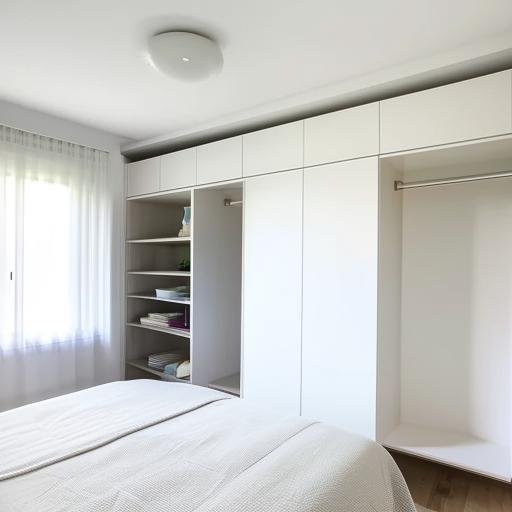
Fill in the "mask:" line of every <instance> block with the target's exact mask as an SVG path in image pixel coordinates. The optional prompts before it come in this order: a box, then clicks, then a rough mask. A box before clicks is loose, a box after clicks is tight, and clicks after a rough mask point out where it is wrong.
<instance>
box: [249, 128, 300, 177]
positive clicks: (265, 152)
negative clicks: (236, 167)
mask: <svg viewBox="0 0 512 512" xmlns="http://www.w3.org/2000/svg"><path fill="white" fill-rule="evenodd" d="M303 129H304V121H297V122H295V123H289V124H283V125H281V126H275V127H273V128H268V129H266V130H260V131H258V132H253V133H248V134H247V135H244V136H243V146H244V151H243V160H244V166H243V168H244V176H254V175H256V174H265V173H269V172H275V171H286V170H288V169H299V168H301V167H302V165H303V142H304V141H303V135H304V134H303Z"/></svg>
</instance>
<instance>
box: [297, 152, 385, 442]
mask: <svg viewBox="0 0 512 512" xmlns="http://www.w3.org/2000/svg"><path fill="white" fill-rule="evenodd" d="M377 213H378V159H377V158H376V157H373V158H366V159H361V160H352V161H348V162H341V163H334V164H330V165H323V166H320V167H315V168H311V169H306V170H305V171H304V282H303V332H302V336H303V341H302V414H303V416H306V417H309V418H313V419H317V420H320V421H325V422H328V423H331V424H335V425H337V426H339V427H341V428H343V429H346V430H349V431H352V432H356V433H358V434H362V435H364V436H367V437H370V438H374V437H375V405H376V404H375V402H376V396H375V393H376V390H375V386H376V360H377V237H378V224H377Z"/></svg>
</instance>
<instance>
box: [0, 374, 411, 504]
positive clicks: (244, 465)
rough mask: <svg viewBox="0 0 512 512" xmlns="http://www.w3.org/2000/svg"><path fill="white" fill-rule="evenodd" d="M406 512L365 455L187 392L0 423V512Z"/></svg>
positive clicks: (18, 413)
mask: <svg viewBox="0 0 512 512" xmlns="http://www.w3.org/2000/svg"><path fill="white" fill-rule="evenodd" d="M414 510H415V508H414V505H413V503H412V500H411V497H410V494H409V492H408V489H407V486H406V484H405V482H404V480H403V478H402V475H401V474H400V471H399V470H398V468H397V466H396V465H395V463H394V461H393V459H392V458H391V457H390V456H389V454H388V453H387V452H386V451H385V450H384V449H383V448H382V447H380V446H378V445H377V444H376V443H373V442H371V441H368V440H365V439H363V438H361V437H358V436H355V435H351V434H348V433H345V432H343V431H341V430H339V429H337V428H334V427H331V426H329V425H325V424H322V423H316V422H312V421H309V420H307V419H305V418H299V417H287V416H283V415H280V414H279V413H278V412H269V411H264V410H262V409H258V408H255V407H252V406H250V405H248V404H247V403H245V401H244V400H240V399H238V398H233V397H231V396H230V395H226V394H224V393H221V392H218V391H215V390H211V389H207V388H202V387H198V386H193V385H190V384H178V383H172V384H171V383H167V382H160V381H153V380H133V381H126V382H114V383H110V384H105V385H102V386H97V387H94V388H90V389H86V390H83V391H79V392H76V393H71V394H69V395H64V396H61V397H57V398H53V399H50V400H45V401H43V402H38V403H35V404H31V405H27V406H24V407H20V408H18V409H13V410H11V411H6V412H4V413H1V414H0V511H1V512H21V511H23V512H46V511H48V512H49V511H51V512H58V511H84V512H85V511H98V512H107V511H108V512H111V511H112V512H143V511H144V512H145V511H148V512H149V511H151V512H160V511H166V512H172V511H176V512H178V511H179V512H190V511H195V512H206V511H208V512H210V511H222V512H238V511H244V512H253V511H254V512H255V511H280V512H287V511H290V512H291V511H294V512H306V511H310V512H331V511H332V512H334V511H336V512H337V511H379V512H380V511H382V512H387V511H400V512H413V511H414Z"/></svg>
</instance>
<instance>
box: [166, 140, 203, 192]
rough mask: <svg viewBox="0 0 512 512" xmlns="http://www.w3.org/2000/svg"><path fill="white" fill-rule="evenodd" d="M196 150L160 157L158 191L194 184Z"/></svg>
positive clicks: (185, 150) (191, 149)
mask: <svg viewBox="0 0 512 512" xmlns="http://www.w3.org/2000/svg"><path fill="white" fill-rule="evenodd" d="M196 152H197V150H196V148H190V149H184V150H183V151H177V152H176V153H170V154H168V155H164V156H162V167H161V170H160V190H171V189H173V188H183V187H192V186H193V185H195V184H196Z"/></svg>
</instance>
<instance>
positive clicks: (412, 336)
mask: <svg viewBox="0 0 512 512" xmlns="http://www.w3.org/2000/svg"><path fill="white" fill-rule="evenodd" d="M511 197H512V180H489V181H485V182H481V183H478V184H477V183H467V184H459V185H456V186H446V187H432V188H422V189H413V190H408V191H407V192H406V193H404V198H403V255H402V259H403V274H402V369H401V371H402V407H401V410H402V421H403V422H407V423H413V424H421V425H425V426H433V427H441V428H443V427H444V428H448V429H453V430H457V431H462V432H466V433H469V434H473V435H475V436H478V437H482V438H484V439H488V440H490V441H493V442H495V443H499V444H502V445H504V446H506V445H507V444H508V443H509V436H510V418H509V411H508V408H507V407H505V406H504V404H508V403H509V395H510V383H509V364H510V349H509V339H510V335H511V332H512V320H511V318H512V315H511V312H512V296H511V295H510V285H511V283H512V270H511V266H510V261H511V260H512V238H511V236H510V233H512V203H511V201H510V198H511Z"/></svg>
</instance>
